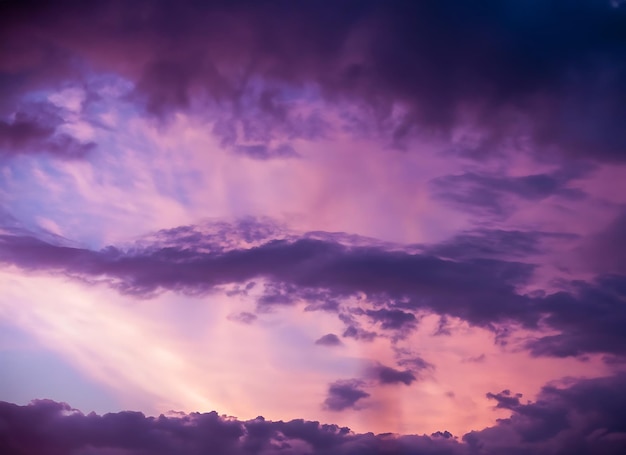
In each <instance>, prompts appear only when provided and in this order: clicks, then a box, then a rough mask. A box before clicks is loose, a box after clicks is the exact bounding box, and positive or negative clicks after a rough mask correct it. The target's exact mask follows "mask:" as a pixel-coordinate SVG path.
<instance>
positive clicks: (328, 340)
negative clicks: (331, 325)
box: [315, 333, 341, 346]
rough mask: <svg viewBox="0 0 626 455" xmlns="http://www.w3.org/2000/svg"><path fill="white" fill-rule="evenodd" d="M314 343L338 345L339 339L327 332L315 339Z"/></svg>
mask: <svg viewBox="0 0 626 455" xmlns="http://www.w3.org/2000/svg"><path fill="white" fill-rule="evenodd" d="M315 344H318V345H320V346H339V345H340V344H341V340H340V339H339V337H338V336H337V335H335V334H334V333H327V334H326V335H324V336H322V337H321V338H319V339H317V340H315Z"/></svg>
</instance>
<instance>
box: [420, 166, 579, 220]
mask: <svg viewBox="0 0 626 455" xmlns="http://www.w3.org/2000/svg"><path fill="white" fill-rule="evenodd" d="M570 178H571V176H569V175H562V174H560V173H555V174H536V175H527V176H524V177H501V176H496V175H481V174H475V173H466V174H460V175H447V176H444V177H439V178H437V179H435V180H433V181H432V182H431V185H432V187H433V189H434V192H435V195H436V196H438V197H439V198H441V199H442V200H444V201H446V202H448V203H451V204H453V205H454V206H456V207H459V208H461V209H463V210H466V211H471V212H476V211H477V212H479V213H481V214H487V215H492V216H496V217H505V216H508V215H509V214H510V213H511V211H512V210H513V206H512V202H514V199H513V200H512V198H517V199H522V200H527V201H541V200H543V199H545V198H547V197H550V196H560V197H562V198H567V199H581V198H583V197H585V194H584V193H583V192H582V191H581V190H578V189H575V188H570V187H568V186H567V185H568V183H569V179H570Z"/></svg>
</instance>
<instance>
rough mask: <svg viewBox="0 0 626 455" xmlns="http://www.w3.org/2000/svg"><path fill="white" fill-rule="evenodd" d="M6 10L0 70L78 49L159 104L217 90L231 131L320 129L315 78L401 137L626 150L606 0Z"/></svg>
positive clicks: (214, 95) (620, 23) (612, 16)
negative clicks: (307, 107)
mask: <svg viewBox="0 0 626 455" xmlns="http://www.w3.org/2000/svg"><path fill="white" fill-rule="evenodd" d="M2 17H3V22H2V23H1V24H0V29H3V30H4V32H3V38H4V39H3V41H4V42H7V43H8V44H9V48H10V49H13V50H14V51H13V52H10V53H5V54H7V55H5V56H4V58H3V61H0V70H2V71H3V76H4V77H5V78H6V79H7V80H8V81H12V83H13V84H14V85H16V86H17V88H18V90H17V91H18V93H21V92H23V91H24V90H26V89H27V88H29V87H31V86H34V85H38V86H41V85H44V84H47V85H48V86H51V85H53V84H55V83H59V82H60V81H67V80H68V79H76V78H78V77H79V76H78V74H77V73H79V74H80V72H79V71H78V70H77V69H76V68H81V66H80V65H76V64H74V65H72V64H71V63H72V62H73V61H76V60H77V61H80V62H83V63H84V65H83V66H82V67H86V68H90V67H96V68H101V69H102V70H103V71H107V72H112V73H118V74H120V75H122V76H123V77H125V78H127V79H129V80H130V81H132V82H133V83H134V87H135V88H134V93H133V94H132V97H131V99H132V100H134V101H135V102H136V103H138V104H139V105H141V106H143V107H144V108H145V109H146V110H147V111H148V112H150V113H152V114H154V115H158V116H167V115H168V114H171V113H173V112H176V111H180V110H194V109H196V111H199V110H200V109H199V108H200V107H206V106H210V107H211V108H213V109H212V110H213V111H219V112H221V114H220V116H219V117H221V118H222V119H223V120H222V125H221V126H220V127H219V128H218V130H220V131H219V132H218V133H217V134H218V135H221V136H222V137H223V138H224V139H225V141H226V142H229V143H231V144H233V145H236V144H238V141H239V140H240V139H244V140H246V139H248V140H249V139H256V140H258V141H259V142H260V143H263V144H269V143H270V142H271V140H272V139H273V138H274V136H277V135H279V136H290V137H296V136H298V137H303V136H306V135H309V137H311V135H315V134H319V130H321V129H323V127H320V126H319V125H323V124H324V120H323V119H319V116H316V115H315V114H306V113H305V114H303V113H301V112H299V110H298V107H297V105H298V103H297V101H298V100H299V101H305V100H310V98H311V97H312V96H311V93H313V96H315V97H316V98H321V99H323V100H325V102H327V103H332V104H336V105H345V104H349V105H351V106H353V107H354V108H353V109H352V111H359V110H360V111H361V112H370V113H371V115H370V120H369V124H367V123H366V124H365V126H364V127H362V128H361V129H362V130H364V131H367V130H369V131H371V130H374V129H379V130H382V131H384V134H385V136H386V137H388V138H389V139H390V140H391V141H392V142H393V143H395V144H398V145H401V144H403V142H404V141H406V139H407V138H410V137H411V136H412V135H415V134H421V135H429V136H432V135H435V136H437V135H439V136H445V137H447V138H451V137H453V136H454V134H453V133H454V132H455V131H456V130H459V129H461V130H463V129H465V130H467V129H468V128H469V129H471V130H472V131H473V132H474V134H470V135H469V136H470V137H471V138H472V139H471V140H469V139H468V140H465V141H463V140H461V144H460V146H461V147H462V148H464V149H468V148H469V149H471V151H472V152H474V153H481V152H484V151H485V150H494V149H496V150H497V149H499V148H501V147H507V146H508V147H511V146H516V145H518V146H519V144H520V143H521V144H524V141H527V140H528V139H530V140H531V141H532V142H533V145H534V146H535V148H536V149H537V150H538V151H539V150H540V151H541V152H546V151H547V152H549V151H552V150H553V149H555V148H556V149H559V150H560V151H561V152H563V153H567V154H569V155H570V156H575V157H577V156H584V157H587V158H590V159H594V160H606V161H623V160H624V158H625V155H624V149H625V145H626V135H625V133H624V132H623V128H621V124H620V123H619V120H618V119H621V118H624V117H625V116H626V115H625V114H626V112H625V111H624V109H626V108H624V106H626V102H624V101H625V98H626V86H625V84H624V82H623V81H624V80H626V77H624V76H625V73H626V66H625V64H624V62H623V59H622V55H623V53H624V50H625V48H626V36H625V32H624V30H625V29H626V27H624V23H625V22H626V15H625V14H624V10H623V8H616V7H614V6H613V5H612V2H611V1H609V0H607V1H597V0H582V1H577V2H574V3H573V2H570V1H567V0H559V1H554V2H550V3H547V4H546V3H541V2H535V3H532V4H518V3H517V2H505V3H502V2H499V1H497V0H489V1H487V2H482V3H481V4H480V5H474V4H468V3H467V2H464V1H462V0H446V1H443V2H392V3H389V2H383V1H370V2H342V3H341V4H332V5H325V4H324V5H320V4H319V2H308V1H307V2H298V4H297V5H296V4H293V3H291V2H283V1H280V2H277V3H274V4H272V5H258V4H256V3H254V2H235V3H229V2H226V3H224V2H220V3H217V4H216V3H213V4H211V5H198V4H194V5H187V6H185V7H181V8H179V7H176V8H174V7H173V6H172V5H170V4H169V3H167V2H157V3H154V2H138V3H137V4H136V5H135V6H134V7H133V8H127V7H125V6H124V7H123V6H122V5H121V4H118V3H111V2H94V3H93V4H92V5H91V7H90V8H86V7H85V6H84V5H81V4H80V3H77V2H68V3H64V4H63V5H62V6H61V7H57V8H51V7H49V6H48V5H44V4H38V5H29V6H25V5H23V4H17V3H10V4H6V5H3V14H2ZM110 17H115V18H116V20H115V21H111V20H106V18H110ZM461 18H462V19H461ZM26 30H28V31H29V32H28V33H27V32H26ZM86 37H89V39H86ZM17 55H23V56H24V57H22V58H21V59H18V58H17V57H16V56H17ZM57 55H58V56H60V57H62V58H59V59H58V60H55V59H54V58H53V57H54V56H57ZM46 64H48V66H50V68H46ZM18 75H20V76H21V75H23V76H22V77H23V78H24V79H25V80H26V81H28V82H23V83H21V84H19V83H18V82H16V79H17V78H18ZM37 76H39V77H37ZM296 92H299V93H300V97H299V99H298V96H297V95H294V93H296ZM294 98H295V100H294ZM363 107H364V108H365V109H361V108H363ZM398 112H400V113H398ZM353 115H354V114H353ZM346 116H347V117H350V115H348V114H346ZM357 123H358V122H357ZM476 137H477V138H478V139H476Z"/></svg>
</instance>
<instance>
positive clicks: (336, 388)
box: [324, 379, 370, 411]
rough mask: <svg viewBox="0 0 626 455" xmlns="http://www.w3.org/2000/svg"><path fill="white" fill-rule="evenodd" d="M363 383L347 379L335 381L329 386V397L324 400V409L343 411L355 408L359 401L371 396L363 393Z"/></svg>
mask: <svg viewBox="0 0 626 455" xmlns="http://www.w3.org/2000/svg"><path fill="white" fill-rule="evenodd" d="M363 385H364V383H363V381H360V380H358V379H346V380H339V381H335V382H333V383H332V384H330V385H329V386H328V396H327V397H326V399H325V400H324V408H325V409H328V410H329V411H343V410H344V409H348V408H354V407H355V405H356V403H357V401H359V400H362V399H363V398H367V397H369V396H370V394H369V393H367V392H365V391H363V390H362V389H361V388H362V387H363Z"/></svg>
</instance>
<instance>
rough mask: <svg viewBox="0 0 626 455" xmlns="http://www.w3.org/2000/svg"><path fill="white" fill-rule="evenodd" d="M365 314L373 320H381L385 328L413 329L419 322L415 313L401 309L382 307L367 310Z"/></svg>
mask: <svg viewBox="0 0 626 455" xmlns="http://www.w3.org/2000/svg"><path fill="white" fill-rule="evenodd" d="M365 314H367V316H368V317H369V318H370V319H372V320H373V321H375V322H379V323H380V327H381V328H382V329H385V330H403V329H407V328H410V329H412V328H414V327H415V326H416V324H417V318H416V317H415V315H414V314H413V313H407V312H406V311H401V310H388V309H385V308H382V309H380V310H367V311H366V312H365Z"/></svg>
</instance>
